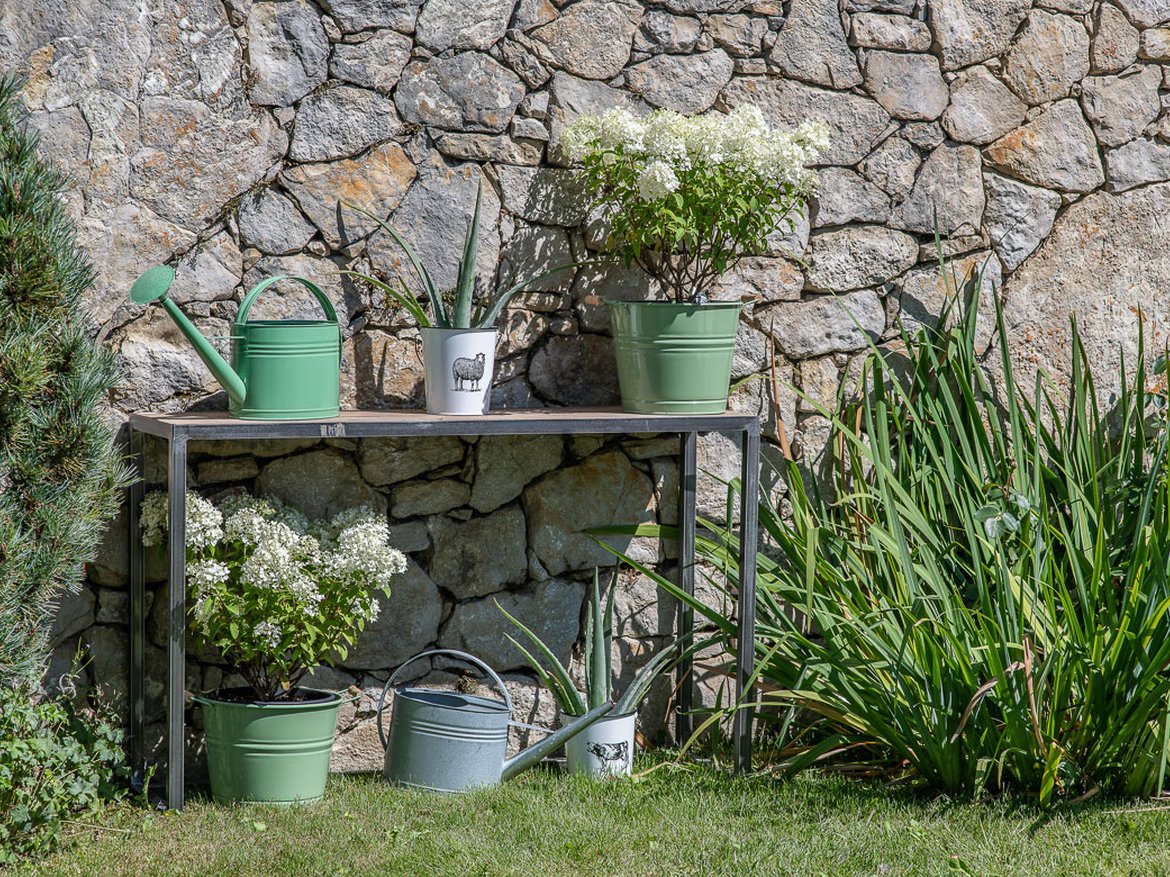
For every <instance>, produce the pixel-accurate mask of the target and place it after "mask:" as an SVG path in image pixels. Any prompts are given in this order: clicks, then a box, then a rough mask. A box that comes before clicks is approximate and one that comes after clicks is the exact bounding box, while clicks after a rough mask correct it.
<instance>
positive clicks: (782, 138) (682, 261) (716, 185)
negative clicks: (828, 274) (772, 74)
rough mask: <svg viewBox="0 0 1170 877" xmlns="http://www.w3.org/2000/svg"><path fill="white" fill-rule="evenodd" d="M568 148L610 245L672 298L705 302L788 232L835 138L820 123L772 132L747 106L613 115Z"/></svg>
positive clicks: (574, 131)
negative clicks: (740, 265) (716, 286)
mask: <svg viewBox="0 0 1170 877" xmlns="http://www.w3.org/2000/svg"><path fill="white" fill-rule="evenodd" d="M563 142H564V148H565V150H566V152H567V154H568V156H569V158H570V159H571V160H572V161H574V162H576V163H579V164H580V165H581V166H582V167H583V179H584V183H585V187H586V190H587V191H588V193H589V194H590V195H591V196H592V198H593V200H594V204H593V206H594V207H601V208H602V211H603V213H604V216H605V219H606V220H607V221H608V222H609V223H610V225H611V228H612V230H611V233H610V236H609V245H610V247H611V248H612V249H613V250H615V251H616V252H618V253H620V254H621V255H622V256H623V257H624V258H625V260H626V264H627V265H631V264H637V265H638V266H640V267H641V268H642V269H643V270H644V271H646V272H647V273H648V274H650V275H651V276H652V277H654V278H656V279H657V280H658V281H659V282H660V283H661V284H662V285H663V287H664V288H665V289H666V291H667V292H669V293H670V294H671V296H672V297H673V299H674V300H675V301H677V302H696V303H698V302H702V301H704V300H705V298H706V290H707V289H708V288H709V287H710V285H711V284H712V283H713V282H714V281H715V280H716V279H717V278H718V277H719V275H721V274H723V273H724V272H725V271H727V270H728V269H730V268H732V267H733V266H734V265H735V263H736V262H737V261H738V260H739V259H740V258H741V257H742V256H744V255H749V254H759V253H763V252H765V251H766V250H767V242H768V237H769V235H771V234H772V233H773V232H775V231H776V230H777V229H780V228H781V227H782V226H784V225H785V224H786V225H787V229H786V231H790V230H791V228H792V226H793V225H794V217H796V216H800V215H802V211H803V209H804V202H805V199H806V198H807V197H808V195H809V194H810V193H811V192H812V191H813V188H814V187H815V184H816V173H815V172H814V171H813V170H812V169H811V165H812V164H813V163H814V162H815V161H816V159H817V158H818V157H819V156H820V155H821V154H822V153H823V152H824V151H825V150H826V149H827V148H828V145H829V135H828V128H827V126H826V125H825V124H824V123H823V122H819V121H809V122H805V123H803V124H802V125H800V126H798V127H797V128H795V129H793V130H790V131H789V130H776V129H773V128H771V127H770V126H769V125H768V123H767V122H766V121H765V119H764V116H763V113H761V112H760V110H759V108H758V107H755V106H753V105H751V104H743V105H741V106H739V107H736V108H735V109H734V110H732V111H731V112H730V113H719V112H713V113H708V114H707V115H703V116H683V115H680V114H679V113H676V112H673V111H671V110H657V111H655V112H652V113H650V114H648V115H646V116H642V117H639V116H635V115H634V114H632V113H631V112H630V111H629V110H626V109H612V110H609V111H607V112H605V113H603V114H601V115H596V116H588V115H587V116H581V117H580V118H578V119H577V120H576V121H575V122H573V124H572V125H570V126H569V127H568V128H567V129H566V131H565V135H564V141H563Z"/></svg>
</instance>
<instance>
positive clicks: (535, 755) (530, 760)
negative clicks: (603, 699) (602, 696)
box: [500, 703, 613, 780]
mask: <svg viewBox="0 0 1170 877" xmlns="http://www.w3.org/2000/svg"><path fill="white" fill-rule="evenodd" d="M611 709H613V704H612V703H603V704H602V705H601V706H599V707H594V708H593V709H591V710H590V711H589V712H587V713H585V715H583V716H579V717H577V718H576V719H574V720H573V721H572V722H571V723H570V724H568V725H566V726H565V727H563V728H561V729H560V730H559V731H556V732H554V733H552V734H549V735H548V736H547V737H545V738H544V739H543V740H541V741H540V742H539V743H534V744H532V745H531V746H529V747H528V748H527V749H525V750H523V751H522V752H519V753H517V754H516V755H515V756H513V757H512V758H509V759H508V760H507V761H505V762H504V771H503V773H502V774H501V775H500V779H502V780H509V779H511V778H512V777H514V776H516V774H518V773H522V772H523V771H526V770H528V768H530V767H532V766H533V765H534V764H536V763H537V762H539V761H540V760H541V759H542V758H544V757H545V756H546V755H548V754H549V753H551V752H552V751H553V750H555V749H556V748H557V747H558V746H562V745H563V744H565V743H567V742H568V741H569V740H571V739H572V738H573V737H576V736H577V735H578V734H580V733H581V732H582V731H584V730H585V729H586V728H588V727H589V726H590V725H592V724H593V723H594V722H596V721H597V720H598V719H601V718H604V717H605V715H606V713H608V712H609V711H610V710H611Z"/></svg>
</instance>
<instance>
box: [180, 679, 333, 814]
mask: <svg viewBox="0 0 1170 877" xmlns="http://www.w3.org/2000/svg"><path fill="white" fill-rule="evenodd" d="M301 692H302V693H305V694H309V695H317V697H315V698H313V699H312V700H304V701H280V702H274V703H261V702H251V703H248V702H237V701H234V700H218V699H216V698H215V697H214V696H212V695H200V696H198V697H196V698H195V700H196V702H197V703H199V704H200V705H201V706H202V707H203V728H204V732H205V735H206V738H207V768H208V773H209V774H210V778H211V797H212V798H213V799H214V800H215V802H216V803H217V804H228V803H232V802H237V801H259V802H265V803H270V804H306V803H310V802H312V801H319V800H320V799H321V797H322V796H323V795H324V794H325V781H326V779H327V778H328V777H329V754H330V752H331V751H332V750H333V732H334V728H335V727H336V725H337V713H338V710H339V709H340V707H341V697H340V695H337V694H334V693H332V692H328V691H313V690H311V689H301Z"/></svg>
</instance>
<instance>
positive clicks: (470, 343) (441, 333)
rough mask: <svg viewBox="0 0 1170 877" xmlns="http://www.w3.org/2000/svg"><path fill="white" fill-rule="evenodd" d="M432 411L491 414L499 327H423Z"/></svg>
mask: <svg viewBox="0 0 1170 877" xmlns="http://www.w3.org/2000/svg"><path fill="white" fill-rule="evenodd" d="M422 341H423V369H424V372H423V374H424V382H425V386H426V393H427V413H428V414H487V412H488V406H489V405H490V404H491V394H492V372H493V371H494V369H495V365H496V330H495V329H423V330H422Z"/></svg>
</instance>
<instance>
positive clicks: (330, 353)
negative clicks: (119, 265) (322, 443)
mask: <svg viewBox="0 0 1170 877" xmlns="http://www.w3.org/2000/svg"><path fill="white" fill-rule="evenodd" d="M174 280H175V272H174V270H172V269H171V268H168V267H167V266H166V265H159V266H158V267H156V268H151V269H150V270H149V271H147V272H146V273H145V274H143V275H142V276H141V277H139V278H138V279H137V280H136V281H134V285H133V286H132V287H131V288H130V300H131V301H134V302H137V303H138V304H147V303H148V302H152V301H156V300H157V301H158V302H160V303H161V304H162V306H163V308H165V309H166V312H167V313H168V314H170V315H171V319H172V320H174V321H175V323H176V324H178V326H179V329H180V331H182V333H183V334H184V335H186V336H187V340H188V341H190V342H191V343H192V344H193V345H194V346H195V352H196V353H198V354H199V358H200V359H202V360H203V362H204V363H205V364H206V365H207V367H208V368H209V369H210V370H211V373H212V374H213V375H215V379H216V380H217V381H219V383H220V386H222V387H223V388H224V389H225V390H226V391H227V394H228V399H229V407H228V410H229V411H230V413H231V415H232V417H239V418H241V419H243V420H314V419H317V418H322V417H336V416H337V415H338V413H340V410H341V406H340V403H339V401H338V397H339V383H340V374H341V326H340V325H339V324H338V322H337V312H336V311H334V310H333V305H332V303H330V301H329V298H328V297H327V296H326V295H325V293H324V292H322V291H321V288H320V287H319V286H317V284H315V283H313V282H312V281H310V280H306V279H305V278H304V277H296V276H294V275H291V274H289V275H281V276H279V277H269V278H268V279H267V280H264V281H262V282H260V283H258V284H256V285H255V286H254V287H252V290H251V291H250V292H249V293H248V294H247V295H246V296H244V300H243V301H242V302H241V303H240V310H239V313H238V314H236V319H235V322H234V323H232V334H231V336H230V337H231V342H232V364H231V365H228V364H227V362H225V361H224V358H223V357H222V356H220V355H219V353H217V352H216V350H215V348H214V347H212V346H211V342H210V341H208V340H207V339H206V338H204V337H203V335H202V334H200V332H199V330H198V329H196V328H195V326H194V324H192V322H191V321H190V320H188V319H187V317H186V316H185V315H184V314H183V312H182V311H180V310H179V307H178V305H176V304H175V303H174V302H173V301H171V300H170V298H168V297H167V291H168V290H169V289H170V288H171V284H172V283H174ZM281 280H294V281H296V282H297V283H300V284H302V285H304V286H305V287H306V288H308V290H309V292H311V293H313V295H314V296H315V297H316V299H317V301H318V302H319V303H320V305H321V308H322V310H324V311H325V319H324V320H252V321H251V322H249V321H248V311H250V310H251V309H252V304H253V302H255V301H256V297H257V296H258V295H260V293H262V292H263V291H264V290H266V289H267V288H268V287H270V286H272V285H273V284H274V283H277V282H279V281H281Z"/></svg>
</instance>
